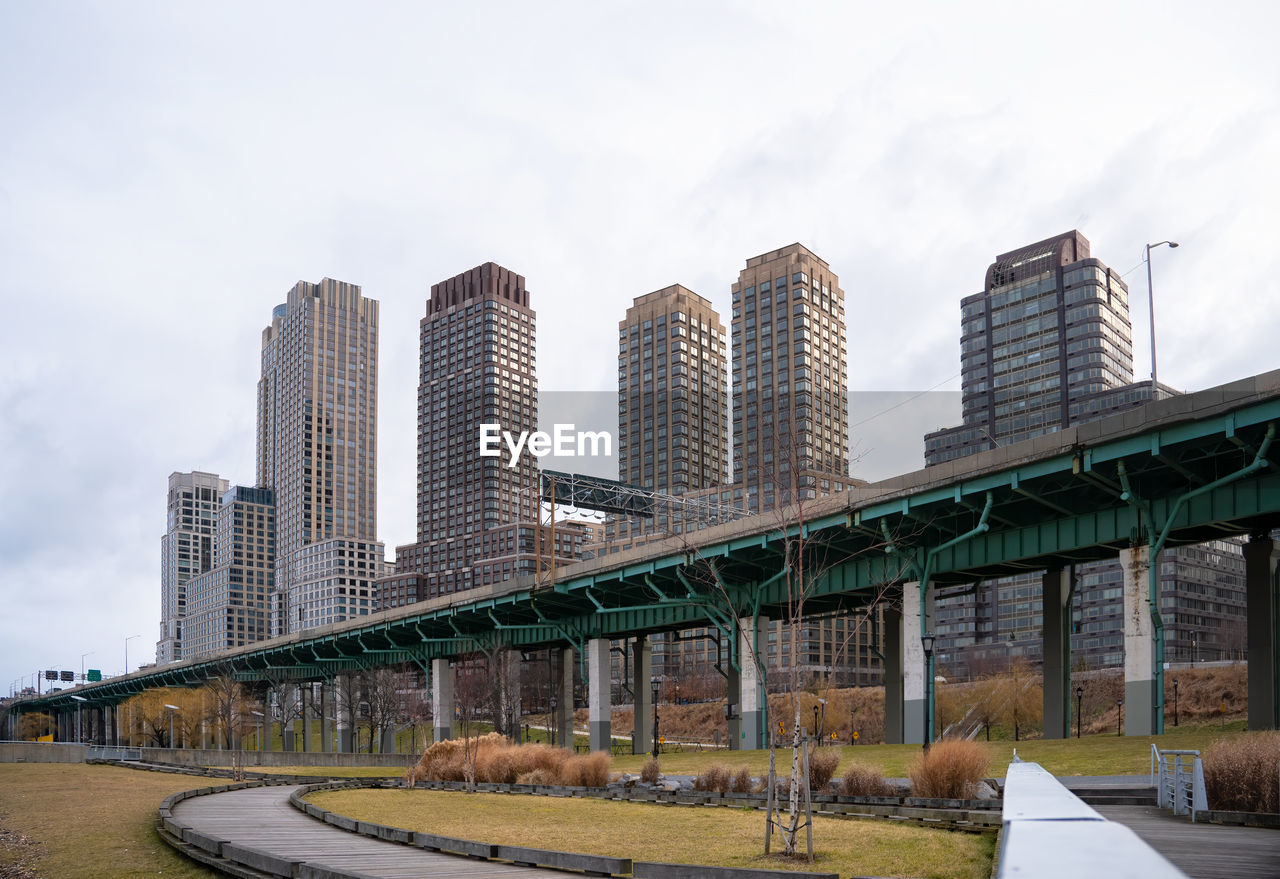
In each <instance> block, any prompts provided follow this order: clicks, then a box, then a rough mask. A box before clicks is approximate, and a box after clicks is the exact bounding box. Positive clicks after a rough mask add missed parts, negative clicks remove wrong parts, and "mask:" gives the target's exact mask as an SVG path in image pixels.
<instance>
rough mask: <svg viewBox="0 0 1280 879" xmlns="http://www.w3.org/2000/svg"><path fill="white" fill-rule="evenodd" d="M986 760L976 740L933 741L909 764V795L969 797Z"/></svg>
mask: <svg viewBox="0 0 1280 879" xmlns="http://www.w3.org/2000/svg"><path fill="white" fill-rule="evenodd" d="M989 762H990V760H989V758H988V757H987V752H986V749H985V748H983V747H982V746H981V745H979V744H978V743H977V742H966V741H963V740H961V739H944V740H943V741H940V742H934V743H933V744H932V745H931V746H930V747H929V750H928V751H926V752H925V753H924V754H921V755H920V757H919V758H917V760H916V762H915V763H914V764H912V766H911V769H910V771H909V772H908V775H910V777H911V795H912V796H915V797H930V798H936V799H948V800H971V799H974V798H976V797H977V795H978V784H979V783H980V782H981V781H982V779H983V776H985V774H986V772H987V764H988V763H989Z"/></svg>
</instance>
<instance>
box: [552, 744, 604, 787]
mask: <svg viewBox="0 0 1280 879" xmlns="http://www.w3.org/2000/svg"><path fill="white" fill-rule="evenodd" d="M612 765H613V761H612V760H611V759H610V757H609V755H608V753H606V752H604V751H595V752H593V753H591V754H581V755H576V756H571V757H569V758H568V759H567V760H565V761H564V765H563V766H561V767H560V783H561V784H564V785H568V786H570V787H604V786H605V785H606V784H608V783H609V768H610V766H612Z"/></svg>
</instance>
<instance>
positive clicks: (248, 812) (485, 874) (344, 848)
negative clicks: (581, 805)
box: [173, 787, 547, 879]
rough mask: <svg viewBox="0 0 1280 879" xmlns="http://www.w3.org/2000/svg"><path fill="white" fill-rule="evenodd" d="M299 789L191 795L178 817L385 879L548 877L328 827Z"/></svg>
mask: <svg viewBox="0 0 1280 879" xmlns="http://www.w3.org/2000/svg"><path fill="white" fill-rule="evenodd" d="M295 790H297V788H296V787H255V788H248V789H245V790H236V791H227V792H226V793H219V794H209V795H207V796H203V797H192V798H191V799H187V800H183V801H182V802H180V803H178V804H177V805H176V806H174V809H173V817H174V818H175V819H177V820H179V821H181V822H183V823H184V824H188V825H190V826H191V827H193V828H195V829H196V830H199V831H200V832H201V833H206V834H208V835H210V836H213V837H217V838H220V839H225V840H227V841H228V842H231V843H233V844H235V845H241V846H245V847H247V848H254V849H258V850H259V851H263V852H267V853H269V854H272V855H276V856H277V857H283V858H288V859H290V860H300V861H306V862H308V863H311V864H316V865H319V866H325V867H332V868H340V869H346V870H352V871H355V872H359V873H362V874H364V875H367V876H377V877H380V879H411V877H429V879H437V877H439V879H454V877H456V879H489V877H510V879H516V877H530V876H540V877H542V879H545V877H546V875H547V874H546V871H545V870H538V869H536V868H533V867H516V866H514V865H511V864H503V863H495V862H492V861H481V860H473V859H470V858H465V857H461V856H459V855H448V854H443V853H440V852H429V851H426V850H425V849H420V848H414V847H413V846H407V845H400V844H398V843H394V842H386V841H384V840H380V839H371V838H369V837H365V836H360V835H358V834H355V833H351V832H349V831H346V830H341V829H339V828H337V827H333V826H332V825H329V824H324V823H322V822H320V821H317V820H316V819H315V818H312V817H311V816H309V815H305V814H303V813H302V812H299V811H298V810H297V809H295V808H294V807H293V806H291V805H289V795H290V794H292V793H293V792H294V791H295Z"/></svg>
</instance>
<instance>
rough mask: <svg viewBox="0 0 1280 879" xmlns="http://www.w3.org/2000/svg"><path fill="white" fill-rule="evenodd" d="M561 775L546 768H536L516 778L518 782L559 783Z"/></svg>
mask: <svg viewBox="0 0 1280 879" xmlns="http://www.w3.org/2000/svg"><path fill="white" fill-rule="evenodd" d="M559 783H560V777H559V776H558V775H555V774H553V773H552V772H550V771H549V770H546V769H534V770H531V771H529V772H526V773H524V774H523V775H521V776H520V777H519V778H517V779H516V784H559Z"/></svg>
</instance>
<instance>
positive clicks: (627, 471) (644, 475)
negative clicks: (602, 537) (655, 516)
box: [618, 284, 729, 536]
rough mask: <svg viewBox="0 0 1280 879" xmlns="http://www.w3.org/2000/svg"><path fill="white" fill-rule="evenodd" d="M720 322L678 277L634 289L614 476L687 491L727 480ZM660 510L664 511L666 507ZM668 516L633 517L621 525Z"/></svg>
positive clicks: (621, 344) (664, 526)
mask: <svg viewBox="0 0 1280 879" xmlns="http://www.w3.org/2000/svg"><path fill="white" fill-rule="evenodd" d="M727 341H728V339H727V337H726V336H725V330H724V324H722V323H721V322H720V316H719V315H718V314H717V313H716V311H715V309H713V308H712V307H711V303H710V302H708V301H707V300H706V299H704V298H702V297H701V296H699V295H698V294H697V293H694V292H693V291H692V290H689V289H687V288H685V287H682V286H681V285H679V284H673V285H671V286H670V287H664V288H663V289H661V290H657V291H654V292H653V293H648V294H646V295H644V296H640V297H637V298H636V300H635V301H634V303H633V304H632V306H631V307H630V308H628V309H627V314H626V317H625V318H624V319H623V320H622V321H620V322H619V324H618V478H619V479H620V480H621V481H623V482H626V483H629V484H631V485H635V486H640V487H642V488H646V489H649V490H651V491H655V492H660V493H662V494H672V495H685V494H689V493H690V492H697V491H700V490H701V489H705V488H713V487H716V486H720V485H722V484H724V483H725V482H726V481H727V480H728V469H729V414H728V413H729V395H728V388H727V387H726V376H725V362H726V359H727V353H728V352H727ZM663 515H665V514H663ZM645 526H651V527H653V528H656V529H657V531H659V532H662V533H666V532H668V531H669V530H671V523H667V522H654V521H653V520H642V519H635V520H630V521H629V522H624V523H621V525H620V530H621V531H622V532H624V534H620V535H619V536H625V531H626V530H627V528H628V527H630V528H631V529H632V530H633V531H634V530H636V529H641V528H644V527H645Z"/></svg>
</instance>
